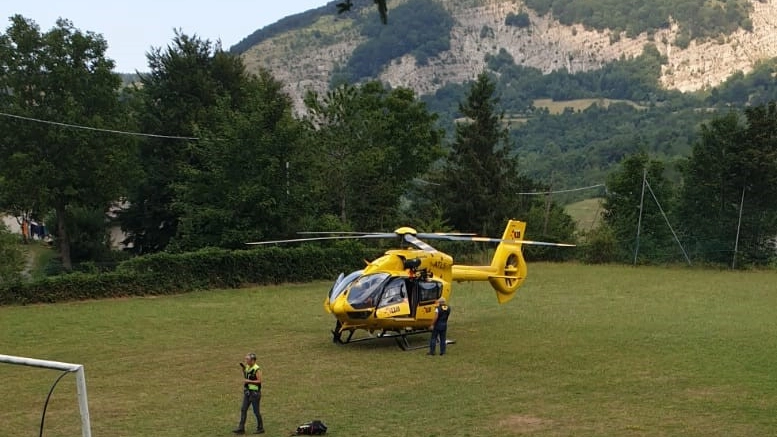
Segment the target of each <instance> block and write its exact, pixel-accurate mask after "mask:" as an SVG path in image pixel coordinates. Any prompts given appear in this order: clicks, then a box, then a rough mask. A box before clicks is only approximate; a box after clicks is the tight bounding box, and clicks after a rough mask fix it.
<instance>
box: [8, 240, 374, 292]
mask: <svg viewBox="0 0 777 437" xmlns="http://www.w3.org/2000/svg"><path fill="white" fill-rule="evenodd" d="M376 255H377V253H376V251H375V250H374V249H372V250H371V249H365V248H364V247H363V246H362V245H360V244H356V243H354V242H340V243H337V244H335V245H333V246H331V247H316V246H313V245H308V246H305V247H295V248H279V247H261V248H257V249H253V250H225V249H212V248H211V249H202V250H199V251H196V252H187V253H181V254H170V253H158V254H153V255H147V256H142V257H137V258H133V259H130V260H128V261H125V262H123V263H121V264H119V266H118V267H117V268H116V270H115V271H113V272H101V271H100V269H98V268H97V266H95V265H94V264H92V265H89V264H84V265H83V270H86V272H84V271H82V272H74V273H70V274H64V275H59V276H52V277H48V278H45V279H42V280H39V281H34V282H29V283H12V284H11V283H8V284H5V285H3V286H2V287H0V305H4V304H31V303H50V302H63V301H72V300H82V299H101V298H109V297H122V296H145V295H157V294H173V293H182V292H187V291H192V290H197V289H209V288H234V287H239V286H241V285H245V284H279V283H284V282H309V281H313V280H320V279H333V278H335V277H336V276H337V275H338V274H339V273H340V272H342V271H344V270H348V271H351V270H356V269H358V268H361V267H362V266H363V265H364V261H363V260H364V259H365V258H367V259H372V258H374V257H375V256H376Z"/></svg>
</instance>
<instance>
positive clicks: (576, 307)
mask: <svg viewBox="0 0 777 437" xmlns="http://www.w3.org/2000/svg"><path fill="white" fill-rule="evenodd" d="M775 283H777V273H773V272H728V271H710V270H690V269H661V268H652V267H644V268H643V267H641V268H631V267H621V266H582V265H575V264H568V265H560V264H531V265H530V266H529V278H528V279H527V281H526V283H525V285H524V286H523V287H522V288H521V289H520V290H519V295H518V296H517V297H516V299H514V300H513V301H511V302H509V303H507V304H505V305H501V306H500V305H498V304H497V303H496V299H495V297H494V294H493V292H492V291H491V290H490V289H489V288H488V287H487V286H486V285H485V284H482V283H463V284H457V285H455V286H454V292H453V297H452V299H451V304H452V307H453V314H452V315H451V322H450V328H449V337H451V338H453V339H455V340H456V343H455V344H453V345H450V346H449V353H448V354H447V355H446V356H445V357H439V356H435V357H430V356H426V355H425V354H424V352H423V350H417V351H409V352H402V351H400V350H399V349H398V348H397V347H396V345H395V344H394V343H393V342H392V341H390V340H387V339H381V340H378V341H375V342H366V343H358V344H351V345H346V346H337V345H334V344H332V343H331V335H330V334H329V330H330V329H331V328H332V326H333V325H334V321H333V320H332V319H331V316H329V315H327V314H325V313H324V311H323V309H322V301H323V297H324V294H325V293H326V290H327V289H328V287H329V285H330V284H328V283H323V282H322V283H315V284H305V285H286V286H278V287H262V288H250V289H240V290H220V291H207V292H197V293H191V294H185V295H179V296H171V297H158V298H132V299H120V300H105V301H88V302H78V303H67V304H59V305H34V306H26V307H2V308H0V353H3V354H8V355H21V356H30V357H35V358H42V359H51V360H57V361H66V362H74V363H82V364H84V365H85V370H86V377H87V386H88V395H89V406H90V413H91V418H92V434H93V435H94V436H95V437H102V436H112V437H120V436H157V437H172V436H176V437H178V436H219V435H221V436H226V435H230V430H231V429H232V428H233V427H234V426H235V424H236V421H237V418H238V409H239V402H240V398H241V383H240V379H241V376H240V373H239V372H240V369H239V367H238V362H239V361H240V360H241V359H242V357H243V355H244V354H245V353H246V352H248V351H256V352H257V353H258V355H259V360H258V361H259V363H260V365H261V366H262V368H263V370H264V373H265V384H264V397H263V400H262V410H263V413H264V418H265V428H266V429H267V430H268V433H267V434H266V435H268V436H288V435H289V434H290V433H291V432H292V431H293V430H294V429H295V427H296V426H297V425H298V424H300V423H302V422H305V421H308V420H312V419H321V420H323V421H324V422H325V423H326V424H327V425H328V426H329V427H330V432H329V433H328V434H329V435H333V436H372V435H394V436H425V437H432V436H440V437H441V436H459V437H464V436H490V435H515V436H518V435H520V436H525V435H530V436H727V437H732V436H733V437H736V436H748V437H751V436H766V435H775V434H777V415H775V409H776V408H777V368H776V367H775V364H774V362H775V358H777V336H776V335H775V332H777V317H775V315H774V309H775V308H777V292H775V287H774V284H775ZM425 340H426V337H424V338H422V339H418V340H417V341H421V342H423V341H425ZM58 376H59V372H58V371H51V370H44V369H37V368H29V367H22V366H13V365H7V364H0V381H2V392H3V396H2V397H0V424H2V426H1V427H0V435H2V436H22V435H24V436H29V435H37V434H38V426H39V424H40V420H41V410H42V408H43V403H44V401H45V397H46V394H47V393H48V390H49V389H50V387H51V385H52V383H53V382H54V380H55V379H56V378H57V377H58ZM249 424H251V422H250V421H249ZM80 433H81V431H80V419H79V416H78V408H77V402H76V392H75V378H74V377H73V376H72V375H67V376H65V377H64V378H63V379H62V381H61V382H60V383H59V385H58V386H57V387H56V389H55V391H54V394H53V396H52V399H51V401H50V403H49V406H48V413H47V415H46V419H45V432H44V435H45V436H47V437H57V436H80V435H81V434H80Z"/></svg>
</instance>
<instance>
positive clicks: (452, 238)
mask: <svg viewBox="0 0 777 437" xmlns="http://www.w3.org/2000/svg"><path fill="white" fill-rule="evenodd" d="M418 237H421V238H428V239H437V240H448V241H475V242H479V243H512V244H529V245H534V246H558V247H575V245H574V244H568V243H550V242H546V241H533V240H504V239H501V238H491V237H467V236H459V235H450V234H418Z"/></svg>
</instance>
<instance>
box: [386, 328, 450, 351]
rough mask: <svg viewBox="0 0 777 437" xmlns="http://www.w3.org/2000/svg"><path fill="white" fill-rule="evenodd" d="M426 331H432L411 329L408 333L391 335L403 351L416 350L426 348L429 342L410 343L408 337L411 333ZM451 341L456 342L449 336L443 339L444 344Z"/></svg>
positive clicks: (423, 332)
mask: <svg viewBox="0 0 777 437" xmlns="http://www.w3.org/2000/svg"><path fill="white" fill-rule="evenodd" d="M427 332H432V331H431V330H426V331H413V332H410V333H404V334H395V335H392V337H394V340H396V341H397V346H399V347H400V348H401V349H402V350H403V351H412V350H417V349H428V348H429V343H428V342H426V343H421V344H419V345H411V344H410V339H409V337H410V336H411V335H416V334H425V333H427ZM453 343H456V340H453V339H450V338H449V339H447V340H445V344H446V345H447V344H453Z"/></svg>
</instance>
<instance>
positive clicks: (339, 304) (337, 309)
mask: <svg viewBox="0 0 777 437" xmlns="http://www.w3.org/2000/svg"><path fill="white" fill-rule="evenodd" d="M331 305H332V313H333V314H345V311H346V309H345V299H342V298H338V299H336V300H335V302H334V303H333V304H331Z"/></svg>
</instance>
